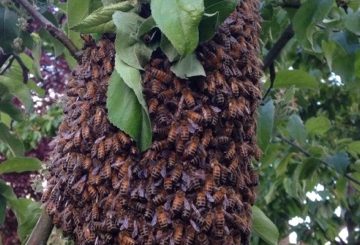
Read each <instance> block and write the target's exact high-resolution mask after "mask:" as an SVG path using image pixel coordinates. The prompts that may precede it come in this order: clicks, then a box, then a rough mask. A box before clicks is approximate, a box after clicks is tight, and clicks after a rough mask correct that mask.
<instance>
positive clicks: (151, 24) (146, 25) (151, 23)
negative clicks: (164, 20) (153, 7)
mask: <svg viewBox="0 0 360 245" xmlns="http://www.w3.org/2000/svg"><path fill="white" fill-rule="evenodd" d="M155 27H156V23H155V20H154V18H153V17H152V16H150V17H148V18H147V19H145V20H144V21H143V23H142V24H141V25H140V27H139V30H138V32H137V35H136V36H137V37H138V38H140V37H142V36H143V35H145V34H146V33H148V32H149V31H151V30H152V29H154V28H155Z"/></svg>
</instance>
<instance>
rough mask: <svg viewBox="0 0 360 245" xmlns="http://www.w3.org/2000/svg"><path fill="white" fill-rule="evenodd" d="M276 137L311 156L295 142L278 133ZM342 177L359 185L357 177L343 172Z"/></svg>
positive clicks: (328, 165)
mask: <svg viewBox="0 0 360 245" xmlns="http://www.w3.org/2000/svg"><path fill="white" fill-rule="evenodd" d="M277 137H278V138H279V139H281V140H282V141H284V142H285V143H287V144H289V145H291V146H292V147H294V148H295V149H297V150H298V151H300V152H301V153H303V154H304V155H305V156H307V157H311V154H310V153H309V152H307V151H306V150H305V149H304V148H302V147H301V146H299V145H297V144H296V143H294V142H292V141H290V140H288V139H286V138H284V137H283V136H282V135H278V136H277ZM318 160H319V162H321V163H322V164H324V165H326V166H327V167H331V168H332V166H331V165H330V164H329V163H328V162H326V161H324V160H322V159H318ZM344 177H345V178H347V179H348V180H351V181H352V182H354V183H356V184H358V185H360V181H358V180H357V179H355V178H353V177H352V176H351V175H349V174H348V173H346V174H344Z"/></svg>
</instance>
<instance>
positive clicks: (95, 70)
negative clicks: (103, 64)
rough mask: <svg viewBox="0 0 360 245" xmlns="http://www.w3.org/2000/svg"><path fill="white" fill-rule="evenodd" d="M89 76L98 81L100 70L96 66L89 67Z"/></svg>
mask: <svg viewBox="0 0 360 245" xmlns="http://www.w3.org/2000/svg"><path fill="white" fill-rule="evenodd" d="M91 75H92V78H93V79H98V78H99V77H100V69H99V66H98V65H96V64H92V66H91Z"/></svg>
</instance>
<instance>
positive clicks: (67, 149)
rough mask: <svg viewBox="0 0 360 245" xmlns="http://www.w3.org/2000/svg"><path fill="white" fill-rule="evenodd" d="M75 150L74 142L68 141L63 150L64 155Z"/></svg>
mask: <svg viewBox="0 0 360 245" xmlns="http://www.w3.org/2000/svg"><path fill="white" fill-rule="evenodd" d="M73 148H74V142H73V141H68V142H67V143H66V144H65V146H64V148H63V153H64V154H65V153H68V152H70V151H71V150H72V149H73Z"/></svg>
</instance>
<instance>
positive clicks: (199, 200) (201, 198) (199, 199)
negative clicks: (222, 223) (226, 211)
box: [195, 191, 206, 208]
mask: <svg viewBox="0 0 360 245" xmlns="http://www.w3.org/2000/svg"><path fill="white" fill-rule="evenodd" d="M195 205H196V206H197V207H199V208H202V207H205V206H206V194H205V192H203V191H200V192H198V193H197V195H196V202H195Z"/></svg>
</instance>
